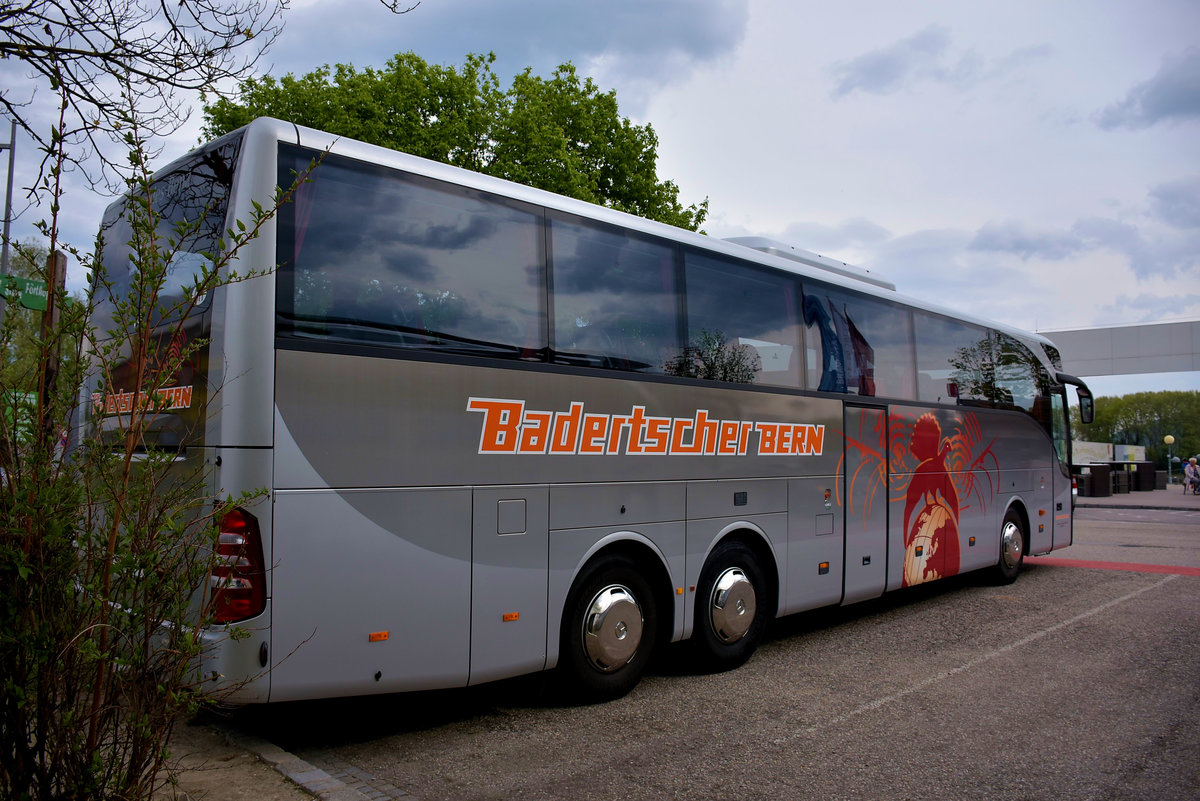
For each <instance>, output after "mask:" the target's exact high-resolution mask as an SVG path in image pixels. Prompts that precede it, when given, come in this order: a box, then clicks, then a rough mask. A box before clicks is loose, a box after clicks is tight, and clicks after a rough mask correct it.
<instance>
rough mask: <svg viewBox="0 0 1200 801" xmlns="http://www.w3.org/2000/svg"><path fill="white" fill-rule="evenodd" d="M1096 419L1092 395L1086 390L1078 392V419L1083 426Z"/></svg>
mask: <svg viewBox="0 0 1200 801" xmlns="http://www.w3.org/2000/svg"><path fill="white" fill-rule="evenodd" d="M1095 417H1096V404H1095V402H1093V401H1092V393H1090V392H1087V391H1086V390H1082V389H1081V390H1080V391H1079V419H1080V420H1082V421H1083V423H1084V425H1086V424H1088V423H1090V422H1092V420H1094V419H1095Z"/></svg>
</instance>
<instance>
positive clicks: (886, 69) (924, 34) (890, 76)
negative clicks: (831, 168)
mask: <svg viewBox="0 0 1200 801" xmlns="http://www.w3.org/2000/svg"><path fill="white" fill-rule="evenodd" d="M950 44H951V39H950V31H949V30H948V29H947V28H945V27H943V26H941V25H929V26H928V27H926V28H923V29H922V30H920V31H917V32H916V33H914V34H913V35H912V36H909V37H907V38H904V39H901V40H899V41H898V42H895V43H894V44H891V45H888V46H887V47H882V48H879V49H878V50H872V51H870V52H868V53H864V54H863V55H861V56H858V57H856V58H853V59H851V60H850V61H846V62H842V63H840V64H837V65H835V66H834V68H833V70H832V72H833V77H834V79H835V83H836V85H835V86H834V89H833V97H834V98H835V99H837V98H841V97H845V96H846V95H849V94H851V93H853V92H854V91H856V90H857V91H862V92H866V93H869V94H876V95H889V94H892V93H894V92H897V91H899V90H901V89H904V88H906V87H908V86H911V85H913V84H915V83H918V82H920V81H933V82H935V83H942V84H947V85H951V86H957V87H960V88H967V87H970V86H974V85H976V84H978V83H980V82H982V81H985V80H990V79H992V78H996V77H999V76H1002V75H1005V74H1008V73H1011V72H1013V71H1015V70H1017V69H1020V68H1021V67H1024V66H1025V65H1026V64H1029V63H1031V62H1033V61H1037V60H1040V59H1043V58H1046V57H1048V56H1050V55H1051V54H1052V53H1053V52H1054V50H1053V48H1051V47H1050V46H1049V45H1034V46H1031V47H1024V48H1020V49H1018V50H1014V51H1012V52H1011V53H1009V54H1008V55H1006V56H1003V57H1001V58H998V59H994V60H992V61H988V60H986V59H984V58H983V57H982V56H980V55H979V54H978V53H976V52H975V51H973V50H968V51H966V52H964V53H963V54H962V55H960V56H958V57H957V59H954V58H953V57H952V55H951V53H950Z"/></svg>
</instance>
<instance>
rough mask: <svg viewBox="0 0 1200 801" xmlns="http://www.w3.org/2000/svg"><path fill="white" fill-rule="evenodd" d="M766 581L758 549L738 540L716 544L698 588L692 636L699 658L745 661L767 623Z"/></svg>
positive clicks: (720, 664)
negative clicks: (752, 548) (758, 556)
mask: <svg viewBox="0 0 1200 801" xmlns="http://www.w3.org/2000/svg"><path fill="white" fill-rule="evenodd" d="M766 587H767V583H766V580H765V579H764V577H763V572H762V568H761V567H760V566H759V564H758V559H756V558H755V556H754V552H753V551H751V550H750V549H749V548H748V547H746V546H745V545H744V544H742V543H740V542H737V541H736V540H734V541H730V540H726V541H725V542H722V543H721V544H720V545H718V546H717V547H716V549H715V550H714V551H713V552H712V555H711V556H709V558H708V561H707V562H706V563H705V565H704V570H702V571H701V573H700V583H699V584H698V585H697V589H696V628H695V631H694V632H693V633H692V640H693V642H694V643H695V647H696V650H697V652H698V655H699V657H700V660H701V662H703V663H704V664H705V666H706V667H708V668H710V669H713V670H729V669H731V668H735V667H737V666H739V665H741V664H743V663H744V662H745V661H746V660H747V659H749V658H750V655H751V654H753V653H754V649H755V648H756V647H758V640H759V638H760V637H761V636H762V633H763V629H764V628H765V627H766V618H767V615H766V612H765V609H764V607H763V602H764V601H766Z"/></svg>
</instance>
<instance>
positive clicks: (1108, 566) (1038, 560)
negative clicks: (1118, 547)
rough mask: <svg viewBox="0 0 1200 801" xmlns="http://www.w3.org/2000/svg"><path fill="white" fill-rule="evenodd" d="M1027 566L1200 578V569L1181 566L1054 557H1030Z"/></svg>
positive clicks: (1026, 561)
mask: <svg viewBox="0 0 1200 801" xmlns="http://www.w3.org/2000/svg"><path fill="white" fill-rule="evenodd" d="M1025 564H1027V565H1046V566H1047V567H1087V568H1091V569H1093V570H1129V571H1131V572H1134V573H1169V574H1171V575H1175V576H1200V567H1182V566H1180V565H1139V564H1135V563H1131V562H1097V561H1094V560H1091V559H1058V558H1056V557H1053V556H1030V557H1027V558H1026V559H1025Z"/></svg>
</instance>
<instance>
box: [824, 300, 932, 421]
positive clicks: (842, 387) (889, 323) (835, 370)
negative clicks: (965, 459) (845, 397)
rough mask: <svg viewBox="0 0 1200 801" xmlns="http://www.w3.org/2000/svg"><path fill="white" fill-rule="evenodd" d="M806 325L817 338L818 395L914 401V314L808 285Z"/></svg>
mask: <svg viewBox="0 0 1200 801" xmlns="http://www.w3.org/2000/svg"><path fill="white" fill-rule="evenodd" d="M804 320H805V322H806V323H808V324H809V325H810V326H813V325H815V326H816V327H817V328H818V329H819V330H820V332H821V343H822V351H823V364H822V376H821V384H820V386H819V387H818V389H821V390H824V391H827V392H847V393H849V394H851V395H862V396H884V397H893V398H915V397H916V393H917V387H916V383H917V377H916V373H915V370H914V367H915V358H914V350H913V326H912V313H911V311H909V310H908V309H907V308H905V307H903V306H899V305H896V304H893V303H888V302H886V301H882V300H878V299H876V298H871V297H867V296H865V295H858V294H856V293H852V292H847V291H843V290H841V289H835V288H833V287H822V286H820V285H815V284H810V285H806V287H805V296H804Z"/></svg>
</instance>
